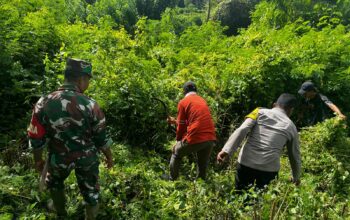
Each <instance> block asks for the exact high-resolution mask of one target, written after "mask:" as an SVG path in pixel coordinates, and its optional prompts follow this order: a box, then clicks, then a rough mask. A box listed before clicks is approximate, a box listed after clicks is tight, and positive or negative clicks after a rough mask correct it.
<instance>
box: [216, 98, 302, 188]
mask: <svg viewBox="0 0 350 220" xmlns="http://www.w3.org/2000/svg"><path fill="white" fill-rule="evenodd" d="M295 106H296V98H295V96H293V95H291V94H287V93H284V94H282V95H280V97H279V98H278V100H277V101H276V103H275V104H274V107H273V108H272V109H265V108H257V109H255V110H254V111H253V112H252V113H250V114H249V115H247V116H246V120H245V121H244V122H243V124H242V125H241V126H240V127H239V128H238V129H237V130H235V132H234V133H233V134H232V135H231V136H230V138H229V140H228V141H227V142H226V144H225V146H224V147H223V149H222V150H221V152H220V153H219V154H218V156H217V161H218V162H219V163H222V162H223V161H224V160H225V159H227V158H228V157H229V156H231V155H232V153H233V152H234V151H236V150H237V148H238V147H239V146H240V145H241V143H242V142H243V140H244V139H245V137H246V136H247V141H246V143H245V144H244V146H243V147H242V149H241V151H240V153H239V157H238V165H237V173H236V177H235V179H236V184H235V185H236V189H237V190H243V189H247V188H248V187H249V186H250V185H254V183H255V184H256V187H257V188H259V189H262V188H264V187H265V186H266V185H268V184H269V183H270V182H271V180H273V179H275V178H276V177H277V175H278V171H279V169H280V157H281V154H282V150H283V147H284V146H285V145H286V146H287V150H288V157H289V161H290V164H291V168H292V175H293V178H292V181H293V182H294V183H295V184H296V185H299V183H300V169H301V159H300V150H299V135H298V132H297V129H296V127H295V125H294V123H293V122H292V121H291V120H290V118H289V116H290V115H291V114H292V111H293V109H294V107H295Z"/></svg>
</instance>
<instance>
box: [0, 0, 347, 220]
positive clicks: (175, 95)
mask: <svg viewBox="0 0 350 220" xmlns="http://www.w3.org/2000/svg"><path fill="white" fill-rule="evenodd" d="M207 2H211V3H212V4H210V5H209V4H207ZM236 3H237V4H236ZM237 5H239V7H236V6H237ZM349 8H350V1H349V0H342V1H327V0H319V1H305V0H295V1H294V0H293V1H289V0H269V1H266V0H264V1H258V0H227V1H226V0H225V1H221V0H218V1H204V0H185V1H181V0H147V1H143V0H70V1H68V0H57V1H52V0H25V1H24V0H11V1H9V0H0V71H1V72H0V87H1V90H0V103H1V105H0V158H1V162H0V219H18V218H23V219H45V216H48V217H49V218H51V217H52V218H53V216H54V215H53V214H52V213H51V214H50V213H48V210H47V209H46V203H47V201H48V199H49V197H48V195H47V193H40V192H39V191H38V174H37V173H35V172H34V170H33V169H32V164H33V161H32V159H31V153H30V151H29V149H28V144H27V139H26V132H25V129H26V127H27V125H28V123H29V119H30V114H31V110H32V106H33V104H34V103H35V102H36V101H37V100H38V99H39V97H40V96H42V95H45V94H48V93H49V92H51V91H53V90H55V89H56V88H57V87H58V86H59V85H60V84H61V83H62V80H63V74H62V71H63V69H64V66H65V60H66V58H67V57H74V58H81V59H85V60H88V61H90V62H91V63H92V66H93V74H94V78H93V80H92V82H91V85H90V87H89V89H88V91H87V95H89V96H91V97H92V98H94V99H95V100H97V102H98V103H99V105H100V106H101V108H102V109H103V111H104V112H105V114H106V119H107V125H108V132H109V134H110V136H111V137H112V138H113V140H114V141H115V144H114V145H113V146H112V149H113V153H114V157H115V161H116V165H115V167H114V168H113V169H112V170H106V169H105V168H104V166H103V165H102V164H101V180H100V182H101V187H102V188H101V189H102V206H101V212H100V215H99V219H113V218H114V219H279V218H280V219H347V218H348V219H350V203H349V198H350V177H349V171H350V165H349V155H350V154H349V152H350V139H349V138H348V135H349V128H346V124H349V118H350V115H349V112H350V99H349V97H350V32H349V30H350V10H349ZM210 9H212V11H210ZM241 9H244V10H241ZM231 10H233V11H231ZM235 10H236V11H235ZM210 12H212V13H211V14H210ZM230 21H233V22H234V23H230ZM220 22H221V23H220ZM225 22H229V23H228V24H226V23H225ZM223 25H228V27H224V26H223ZM232 28H233V29H232ZM232 34H234V35H232ZM188 80H193V81H195V82H196V84H197V85H198V89H199V94H200V95H201V96H203V97H204V98H205V99H206V100H207V102H208V104H209V106H210V109H211V112H212V115H213V118H214V121H215V125H216V129H217V136H218V140H219V141H218V142H219V143H218V146H217V148H216V149H215V152H214V153H213V156H212V160H211V168H210V169H209V179H208V181H207V182H203V181H195V180H194V176H195V164H194V163H193V161H194V160H193V158H189V159H186V161H184V167H185V170H186V171H185V172H184V173H182V177H181V178H180V180H178V181H175V182H169V181H166V180H164V179H162V176H163V174H166V173H167V172H168V160H169V158H170V148H171V146H172V144H173V140H174V136H173V133H172V131H171V128H170V127H168V125H167V123H166V120H165V119H166V117H167V115H173V116H174V115H176V105H177V103H178V101H179V100H180V99H181V98H182V97H183V96H182V89H181V86H182V85H183V83H184V82H186V81H188ZM305 80H313V81H314V82H315V84H316V85H317V87H318V89H319V90H320V92H321V93H323V94H325V95H327V96H328V98H330V99H331V100H332V101H333V102H334V103H335V104H336V105H337V106H338V107H339V108H340V109H341V110H342V112H343V113H344V114H345V115H347V116H348V121H347V122H341V121H339V120H338V119H336V118H334V119H331V120H328V121H326V122H324V123H323V124H320V125H317V126H315V127H312V128H306V129H302V130H301V141H302V145H301V151H302V157H303V165H302V166H303V175H302V184H301V186H300V187H295V186H294V185H293V184H291V183H290V182H289V177H290V168H289V165H288V160H287V157H286V156H284V157H283V158H282V164H283V166H282V170H281V172H280V175H279V180H278V181H276V182H274V183H273V184H271V186H270V187H269V189H268V190H267V192H265V193H263V194H256V193H255V192H247V193H246V194H244V195H241V196H239V195H237V194H236V193H235V191H234V190H233V188H234V174H235V168H234V167H235V161H234V160H233V161H232V162H231V163H230V164H227V165H226V166H218V165H216V162H215V156H216V155H215V154H216V153H217V152H218V151H219V150H220V149H221V147H222V146H223V144H224V142H225V141H226V140H227V138H228V137H229V134H230V133H232V132H233V130H234V128H236V127H237V126H238V124H239V123H240V122H241V120H242V118H243V117H244V115H246V114H247V113H249V112H250V111H252V110H253V109H254V108H256V107H259V106H261V107H271V105H272V103H273V102H274V101H275V100H276V98H277V97H278V96H279V95H280V94H281V93H284V92H288V93H292V94H296V93H297V91H298V89H299V86H300V85H301V83H302V82H304V81H305ZM298 97H299V98H301V97H300V96H298ZM159 100H161V101H159ZM297 111H298V109H296V112H295V113H296V114H294V116H293V119H294V117H295V115H297V113H298V112H297ZM298 127H302V124H298ZM235 158H236V157H234V159H235ZM66 186H67V196H68V204H67V208H68V211H69V214H70V218H71V219H79V218H81V217H82V216H83V205H82V203H81V202H82V198H81V196H80V195H79V193H78V187H77V185H76V182H75V178H74V175H71V176H70V177H69V179H68V180H67V182H66ZM247 197H252V198H254V199H252V200H251V201H254V200H255V202H252V203H251V205H248V206H245V205H243V201H245V200H246V198H247Z"/></svg>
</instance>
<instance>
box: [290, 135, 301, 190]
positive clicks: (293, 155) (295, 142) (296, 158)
mask: <svg viewBox="0 0 350 220" xmlns="http://www.w3.org/2000/svg"><path fill="white" fill-rule="evenodd" d="M299 146H300V144H299V135H298V133H297V132H295V135H294V136H293V138H292V139H291V140H290V141H288V142H287V150H288V158H289V162H290V166H291V168H292V176H293V179H292V181H293V182H294V183H295V185H299V184H300V173H301V157H300V148H299Z"/></svg>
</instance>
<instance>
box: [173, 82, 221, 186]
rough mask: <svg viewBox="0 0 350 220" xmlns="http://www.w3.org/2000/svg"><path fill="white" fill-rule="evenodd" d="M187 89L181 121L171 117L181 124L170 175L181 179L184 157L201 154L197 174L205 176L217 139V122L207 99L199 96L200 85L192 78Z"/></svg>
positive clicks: (180, 109)
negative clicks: (215, 122) (180, 171)
mask: <svg viewBox="0 0 350 220" xmlns="http://www.w3.org/2000/svg"><path fill="white" fill-rule="evenodd" d="M183 92H184V95H185V97H184V98H183V99H182V100H181V101H180V102H179V104H178V115H177V120H175V119H174V118H173V117H169V118H168V122H169V123H171V124H176V125H177V129H176V141H177V143H176V144H175V146H174V147H173V153H172V156H171V160H170V178H171V180H175V179H177V178H178V176H179V169H180V163H181V159H182V157H183V156H186V155H189V154H191V153H197V160H198V161H197V177H200V178H202V179H205V177H206V170H207V166H208V162H209V157H210V154H211V151H212V149H213V147H214V145H215V141H216V134H215V126H214V122H213V119H212V117H211V114H210V110H209V107H208V105H207V102H206V101H205V100H204V99H203V98H202V97H200V96H199V95H197V87H196V85H195V84H194V83H193V82H192V81H188V82H186V83H185V84H184V86H183Z"/></svg>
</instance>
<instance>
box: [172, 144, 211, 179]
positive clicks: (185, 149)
mask: <svg viewBox="0 0 350 220" xmlns="http://www.w3.org/2000/svg"><path fill="white" fill-rule="evenodd" d="M214 145H215V142H214V141H206V142H202V143H198V144H188V143H186V142H182V141H178V142H177V143H176V145H175V147H174V149H173V154H172V155H171V159H170V177H171V179H172V180H175V179H177V178H178V177H179V170H180V165H181V159H182V157H184V156H186V155H189V154H191V153H196V154H197V178H198V177H200V178H202V179H205V178H206V174H207V173H206V170H207V167H208V163H209V158H210V154H211V151H212V150H213V147H214Z"/></svg>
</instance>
